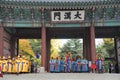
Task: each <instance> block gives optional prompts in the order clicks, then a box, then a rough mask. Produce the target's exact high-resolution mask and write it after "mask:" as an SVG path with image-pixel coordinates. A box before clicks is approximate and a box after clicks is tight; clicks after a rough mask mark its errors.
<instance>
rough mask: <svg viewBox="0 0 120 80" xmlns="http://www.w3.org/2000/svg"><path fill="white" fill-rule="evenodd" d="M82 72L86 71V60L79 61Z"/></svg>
mask: <svg viewBox="0 0 120 80" xmlns="http://www.w3.org/2000/svg"><path fill="white" fill-rule="evenodd" d="M81 64H82V71H88V60H81Z"/></svg>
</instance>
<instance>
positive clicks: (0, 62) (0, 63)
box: [0, 56, 2, 69]
mask: <svg viewBox="0 0 120 80" xmlns="http://www.w3.org/2000/svg"><path fill="white" fill-rule="evenodd" d="M0 66H1V69H2V58H1V56H0Z"/></svg>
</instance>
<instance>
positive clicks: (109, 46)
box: [103, 38, 115, 57]
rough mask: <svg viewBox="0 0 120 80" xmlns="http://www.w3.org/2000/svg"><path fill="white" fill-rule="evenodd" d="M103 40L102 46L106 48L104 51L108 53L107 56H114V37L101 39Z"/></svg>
mask: <svg viewBox="0 0 120 80" xmlns="http://www.w3.org/2000/svg"><path fill="white" fill-rule="evenodd" d="M103 41H104V45H103V48H105V49H106V52H107V53H108V54H109V57H114V56H115V48H114V39H113V38H105V39H103Z"/></svg>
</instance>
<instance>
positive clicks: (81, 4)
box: [0, 0, 120, 9]
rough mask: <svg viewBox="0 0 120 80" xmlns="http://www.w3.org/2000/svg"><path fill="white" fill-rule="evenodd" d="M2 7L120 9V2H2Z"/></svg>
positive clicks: (23, 0)
mask: <svg viewBox="0 0 120 80" xmlns="http://www.w3.org/2000/svg"><path fill="white" fill-rule="evenodd" d="M0 6H1V7H12V8H14V7H15V8H16V7H17V8H41V7H43V8H46V9H87V8H88V9H89V8H92V7H96V8H107V7H120V0H1V1H0Z"/></svg>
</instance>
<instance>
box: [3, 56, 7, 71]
mask: <svg viewBox="0 0 120 80" xmlns="http://www.w3.org/2000/svg"><path fill="white" fill-rule="evenodd" d="M2 71H3V73H6V72H7V59H6V58H5V56H3V60H2Z"/></svg>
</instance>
